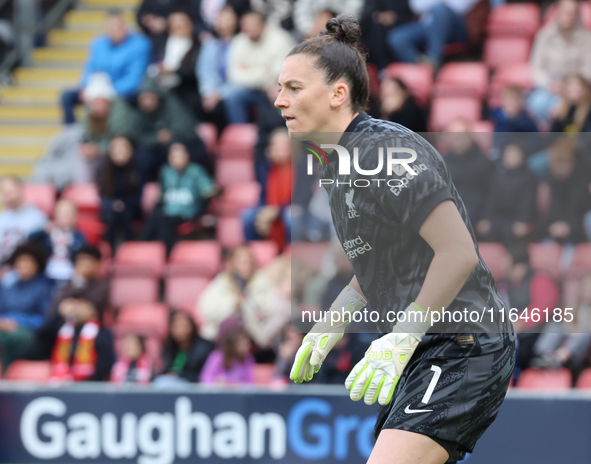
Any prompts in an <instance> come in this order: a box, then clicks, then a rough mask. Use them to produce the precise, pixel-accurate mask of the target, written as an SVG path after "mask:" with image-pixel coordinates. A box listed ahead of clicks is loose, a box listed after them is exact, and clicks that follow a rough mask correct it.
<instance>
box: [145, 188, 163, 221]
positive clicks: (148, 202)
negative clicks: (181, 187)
mask: <svg viewBox="0 0 591 464" xmlns="http://www.w3.org/2000/svg"><path fill="white" fill-rule="evenodd" d="M159 198H160V184H159V183H158V182H148V183H147V184H146V185H144V189H143V190H142V200H141V203H142V213H144V216H146V217H147V216H149V215H150V214H152V211H154V208H155V207H156V204H157V203H158V199H159Z"/></svg>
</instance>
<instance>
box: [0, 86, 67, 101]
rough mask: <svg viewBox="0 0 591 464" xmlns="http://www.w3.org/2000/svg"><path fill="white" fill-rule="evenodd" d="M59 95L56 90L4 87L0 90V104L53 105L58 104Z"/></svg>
mask: <svg viewBox="0 0 591 464" xmlns="http://www.w3.org/2000/svg"><path fill="white" fill-rule="evenodd" d="M60 95H61V93H60V91H59V90H58V89H57V88H56V89H38V88H27V87H4V88H2V89H0V104H2V105H6V104H12V105H55V104H57V103H58V102H59V100H60Z"/></svg>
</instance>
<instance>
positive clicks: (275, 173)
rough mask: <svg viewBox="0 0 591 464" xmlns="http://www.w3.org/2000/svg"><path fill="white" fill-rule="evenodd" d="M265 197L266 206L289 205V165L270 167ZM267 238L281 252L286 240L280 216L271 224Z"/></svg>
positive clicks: (273, 165)
mask: <svg viewBox="0 0 591 464" xmlns="http://www.w3.org/2000/svg"><path fill="white" fill-rule="evenodd" d="M265 196H266V198H265V200H266V203H267V205H275V206H280V207H281V206H285V205H288V204H289V203H291V163H285V164H272V165H271V169H270V170H269V176H268V177H267V185H266V190H265ZM269 238H270V239H271V240H273V241H274V242H275V243H277V246H278V247H279V251H281V250H283V247H284V246H285V242H286V240H285V229H284V227H283V222H282V220H281V216H279V217H278V218H277V219H276V220H275V222H274V223H273V226H272V227H271V235H270V237H269Z"/></svg>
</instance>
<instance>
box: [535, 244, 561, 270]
mask: <svg viewBox="0 0 591 464" xmlns="http://www.w3.org/2000/svg"><path fill="white" fill-rule="evenodd" d="M527 249H528V251H529V260H530V265H531V267H532V269H535V270H537V271H543V272H546V273H548V274H549V275H551V276H552V277H554V278H559V277H560V274H561V269H560V258H561V256H562V245H560V244H558V243H530V244H529V246H528V248H527Z"/></svg>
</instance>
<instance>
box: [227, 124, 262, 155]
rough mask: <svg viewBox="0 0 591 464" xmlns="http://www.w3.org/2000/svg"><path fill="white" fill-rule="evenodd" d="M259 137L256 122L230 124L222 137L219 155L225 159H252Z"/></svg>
mask: <svg viewBox="0 0 591 464" xmlns="http://www.w3.org/2000/svg"><path fill="white" fill-rule="evenodd" d="M258 137H259V136H258V131H257V127H256V125H254V124H230V125H229V126H227V127H226V128H225V129H224V131H223V132H222V135H221V137H220V145H219V153H218V156H219V157H220V158H223V159H229V158H233V159H248V160H252V159H253V158H254V147H255V145H256V143H257V140H258Z"/></svg>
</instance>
